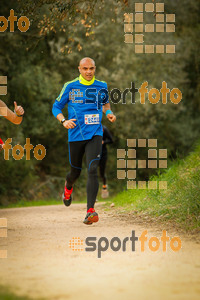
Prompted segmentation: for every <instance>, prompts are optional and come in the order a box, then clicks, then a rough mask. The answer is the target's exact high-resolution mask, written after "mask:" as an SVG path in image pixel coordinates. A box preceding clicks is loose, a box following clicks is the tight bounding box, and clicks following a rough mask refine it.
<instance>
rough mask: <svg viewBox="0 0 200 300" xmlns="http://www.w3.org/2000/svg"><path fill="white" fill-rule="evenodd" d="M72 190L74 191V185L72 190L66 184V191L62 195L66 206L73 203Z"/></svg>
mask: <svg viewBox="0 0 200 300" xmlns="http://www.w3.org/2000/svg"><path fill="white" fill-rule="evenodd" d="M72 192H73V187H72V188H71V190H68V189H67V188H66V186H65V191H64V193H63V195H62V199H63V203H64V204H65V205H66V206H70V205H71V203H72Z"/></svg>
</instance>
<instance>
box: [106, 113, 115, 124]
mask: <svg viewBox="0 0 200 300" xmlns="http://www.w3.org/2000/svg"><path fill="white" fill-rule="evenodd" d="M107 118H108V120H109V121H110V122H112V123H113V122H115V121H116V116H115V115H113V114H108V115H107Z"/></svg>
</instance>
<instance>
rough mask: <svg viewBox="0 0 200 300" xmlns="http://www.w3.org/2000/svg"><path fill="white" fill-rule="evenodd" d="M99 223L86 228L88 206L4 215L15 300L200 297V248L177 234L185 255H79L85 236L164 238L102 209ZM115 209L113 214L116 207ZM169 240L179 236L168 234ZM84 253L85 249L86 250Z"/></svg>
mask: <svg viewBox="0 0 200 300" xmlns="http://www.w3.org/2000/svg"><path fill="white" fill-rule="evenodd" d="M96 210H97V211H98V213H99V215H100V221H99V223H97V224H93V225H91V226H87V225H84V224H83V223H82V221H83V218H84V217H85V205H82V204H73V205H71V207H70V208H66V207H64V206H63V205H58V206H40V207H28V208H13V209H3V210H0V218H7V219H8V237H7V238H0V249H7V250H8V258H7V259H0V284H2V285H6V286H10V287H11V289H12V291H13V292H14V293H15V294H17V295H28V296H29V297H31V298H35V299H37V298H39V297H44V298H46V299H50V300H51V299H52V300H61V299H76V300H79V299H80V300H86V299H87V300H88V299H115V300H118V299H120V300H121V299H122V297H123V298H124V299H131V300H132V299H137V300H140V299H154V300H157V299H158V300H160V299H162V300H165V299H167V300H168V299H173V300H177V299H181V300H184V299H187V300H188V299H190V300H193V299H200V280H199V279H200V260H199V258H200V245H199V244H198V243H196V242H195V241H192V240H190V239H189V238H188V237H186V236H183V235H182V234H181V235H179V236H180V238H181V240H182V249H181V250H180V251H179V252H173V251H172V250H170V249H169V246H168V250H167V252H163V251H162V247H161V246H160V249H159V250H158V251H157V252H152V251H150V250H149V249H148V243H147V242H146V244H145V247H146V250H145V251H144V252H141V250H140V244H139V242H136V251H135V252H133V251H132V250H131V244H130V243H131V242H130V241H129V242H127V251H126V252H122V250H121V249H120V250H119V251H118V252H114V251H112V250H111V249H110V248H109V249H108V250H107V251H106V252H103V253H102V257H101V258H97V251H95V252H86V251H81V252H78V251H73V250H72V249H70V248H69V245H68V243H69V240H71V239H72V238H73V237H80V238H81V239H83V240H84V241H85V238H86V237H87V236H94V237H97V240H98V239H99V238H100V237H102V236H104V237H106V238H108V240H109V241H110V239H111V238H112V237H114V236H118V237H119V238H121V239H122V240H123V239H124V238H125V237H130V236H131V232H132V230H135V233H136V236H140V234H141V233H142V232H143V231H144V230H148V234H147V236H148V239H149V238H150V237H152V236H157V237H160V236H161V235H162V229H165V228H153V227H150V228H147V226H146V225H145V224H144V225H143V226H141V225H136V224H134V222H133V218H132V219H131V220H130V219H129V218H127V220H122V219H119V218H117V217H112V212H105V211H104V209H103V207H102V205H101V204H100V203H98V204H97V205H96ZM114 210H115V209H114ZM168 235H169V236H170V238H172V237H173V236H177V235H178V234H177V232H169V231H168ZM83 247H84V248H85V245H84V246H83Z"/></svg>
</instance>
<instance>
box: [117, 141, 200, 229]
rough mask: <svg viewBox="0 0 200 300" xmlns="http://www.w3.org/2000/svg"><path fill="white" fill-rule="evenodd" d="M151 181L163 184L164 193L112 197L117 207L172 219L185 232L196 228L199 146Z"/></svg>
mask: <svg viewBox="0 0 200 300" xmlns="http://www.w3.org/2000/svg"><path fill="white" fill-rule="evenodd" d="M150 180H152V181H167V186H168V187H167V189H166V190H139V189H137V190H128V191H125V192H123V193H121V194H118V195H117V197H116V198H114V200H113V201H114V202H115V203H116V205H117V206H128V208H129V209H136V210H138V211H147V212H148V213H149V214H150V215H153V216H162V218H163V219H164V220H169V219H170V220H174V221H175V222H177V223H178V224H180V225H181V226H183V227H184V228H186V229H194V228H199V227H200V144H198V146H197V147H196V150H195V151H194V152H192V153H191V154H190V155H189V156H188V157H186V158H185V159H182V160H178V161H176V162H174V163H173V164H172V165H171V166H170V167H169V169H168V170H167V171H166V172H165V173H163V174H160V175H158V176H153V177H151V178H150Z"/></svg>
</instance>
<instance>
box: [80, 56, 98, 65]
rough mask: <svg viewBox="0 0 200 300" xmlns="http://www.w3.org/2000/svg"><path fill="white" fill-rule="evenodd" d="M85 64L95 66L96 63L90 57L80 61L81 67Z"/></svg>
mask: <svg viewBox="0 0 200 300" xmlns="http://www.w3.org/2000/svg"><path fill="white" fill-rule="evenodd" d="M84 63H90V64H93V65H94V66H95V61H94V59H92V58H90V57H84V58H82V59H81V60H80V62H79V66H81V65H82V64H84Z"/></svg>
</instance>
